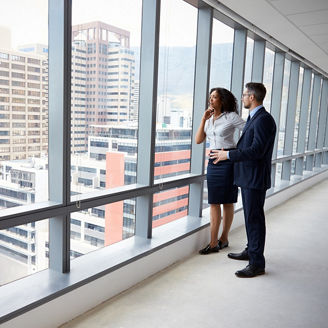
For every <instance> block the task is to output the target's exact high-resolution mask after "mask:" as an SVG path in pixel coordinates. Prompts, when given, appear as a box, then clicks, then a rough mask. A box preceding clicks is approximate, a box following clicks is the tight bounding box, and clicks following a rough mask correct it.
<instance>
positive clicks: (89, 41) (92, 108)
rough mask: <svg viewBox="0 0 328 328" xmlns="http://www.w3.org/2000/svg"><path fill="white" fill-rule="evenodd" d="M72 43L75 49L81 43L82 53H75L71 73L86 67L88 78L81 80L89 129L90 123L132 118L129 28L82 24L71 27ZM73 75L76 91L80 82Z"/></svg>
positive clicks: (73, 89)
mask: <svg viewBox="0 0 328 328" xmlns="http://www.w3.org/2000/svg"><path fill="white" fill-rule="evenodd" d="M72 43H73V48H74V51H77V50H76V49H77V48H76V47H77V44H78V47H79V49H80V55H79V57H81V58H77V56H76V54H73V57H72V73H74V74H75V73H81V74H82V72H83V70H85V71H86V74H85V81H84V80H83V83H78V84H82V85H83V87H82V88H84V86H85V94H83V95H84V96H83V97H81V98H84V99H85V101H84V104H85V106H86V108H85V113H86V116H85V122H81V123H82V124H85V127H86V133H87V134H88V133H89V131H90V125H91V124H106V123H108V122H111V123H120V122H125V121H130V120H132V119H133V117H134V112H133V108H134V107H133V89H134V71H135V63H134V53H133V51H132V50H131V49H129V47H130V32H128V31H125V30H123V29H120V28H118V27H115V26H111V25H108V24H105V23H102V22H91V23H87V24H80V25H75V26H73V27H72ZM82 50H84V51H83V53H82ZM77 60H81V61H83V62H81V63H80V64H81V66H80V67H79V68H77V67H76V66H77V62H78V61H77ZM84 65H86V66H85V67H84ZM73 70H74V72H73ZM78 71H80V72H78ZM72 76H73V79H72V95H73V94H74V93H75V87H76V84H77V82H76V81H74V75H72ZM75 79H76V78H75ZM84 82H85V83H84ZM73 84H74V85H73ZM79 87H81V86H79ZM81 104H82V103H81ZM81 104H80V105H81ZM80 109H81V108H80ZM72 113H74V107H73V109H72ZM75 119H76V120H77V121H79V120H80V119H79V118H78V117H75ZM72 124H74V123H72Z"/></svg>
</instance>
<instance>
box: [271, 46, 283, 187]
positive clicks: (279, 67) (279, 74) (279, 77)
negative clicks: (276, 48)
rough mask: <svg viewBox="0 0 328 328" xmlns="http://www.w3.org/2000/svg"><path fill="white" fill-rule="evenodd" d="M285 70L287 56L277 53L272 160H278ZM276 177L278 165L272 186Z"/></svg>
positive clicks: (273, 80) (273, 98)
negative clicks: (274, 129)
mask: <svg viewBox="0 0 328 328" xmlns="http://www.w3.org/2000/svg"><path fill="white" fill-rule="evenodd" d="M284 69H285V54H284V53H282V52H276V53H275V56H274V67H273V77H272V94H271V109H270V113H271V115H272V116H273V118H274V120H275V122H276V125H277V134H276V138H275V141H274V148H273V153H272V159H273V160H274V159H276V158H277V149H278V140H279V126H280V110H281V98H282V87H283V81H284ZM275 177H276V164H275V163H274V164H272V170H271V185H272V186H274V185H275Z"/></svg>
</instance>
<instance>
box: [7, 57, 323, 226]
mask: <svg viewBox="0 0 328 328" xmlns="http://www.w3.org/2000/svg"><path fill="white" fill-rule="evenodd" d="M5 56H7V55H6V54H4V56H3V57H2V58H4V57H5ZM5 59H7V58H5ZM12 60H16V61H25V58H24V57H14V56H12ZM244 60H245V58H244ZM312 86H313V83H312V84H311V99H312V96H313V92H312V91H313V90H312ZM320 95H321V93H320ZM310 106H311V101H310V105H309V107H310ZM310 111H311V108H309V115H308V120H307V136H306V137H307V138H308V129H309V124H310V120H309V117H310ZM315 123H317V122H315ZM278 125H279V122H278ZM67 142H69V140H68V141H67ZM149 145H150V142H149ZM326 146H327V144H326ZM307 150H308V151H314V149H308V148H307ZM303 155H304V154H303ZM277 160H280V159H279V157H278V158H277ZM151 169H153V168H151ZM188 183H189V182H186V184H185V185H188ZM149 193H151V191H149ZM153 193H155V192H153ZM130 197H131V194H128V195H127V197H126V198H127V199H128V198H130ZM106 204H107V203H106V202H105V201H104V205H106ZM45 211H46V210H45ZM26 213H28V212H26ZM47 213H48V212H47ZM31 222H32V221H31ZM13 227H14V225H13Z"/></svg>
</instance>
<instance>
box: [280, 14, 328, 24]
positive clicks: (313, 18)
mask: <svg viewBox="0 0 328 328" xmlns="http://www.w3.org/2000/svg"><path fill="white" fill-rule="evenodd" d="M286 16H287V18H288V19H289V20H290V21H292V22H293V23H294V24H296V25H297V26H308V25H312V24H326V23H327V24H328V10H320V11H315V12H307V13H303V14H294V15H286Z"/></svg>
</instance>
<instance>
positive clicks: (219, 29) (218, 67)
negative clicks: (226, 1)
mask: <svg viewBox="0 0 328 328" xmlns="http://www.w3.org/2000/svg"><path fill="white" fill-rule="evenodd" d="M233 35H234V30H233V29H232V28H231V27H229V26H227V25H225V24H223V23H221V22H220V21H218V20H217V19H214V20H213V32H212V54H211V74H210V76H211V80H210V89H211V88H215V87H222V88H225V89H228V90H230V80H231V67H232V45H233Z"/></svg>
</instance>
